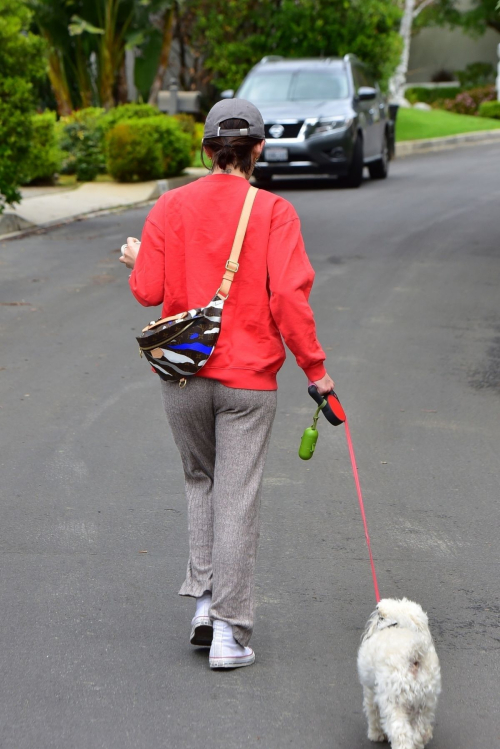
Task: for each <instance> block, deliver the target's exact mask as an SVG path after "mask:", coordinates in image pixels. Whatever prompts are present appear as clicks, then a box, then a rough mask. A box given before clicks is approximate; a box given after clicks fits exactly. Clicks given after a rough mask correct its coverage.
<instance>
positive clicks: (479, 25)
mask: <svg viewBox="0 0 500 749" xmlns="http://www.w3.org/2000/svg"><path fill="white" fill-rule="evenodd" d="M499 10H500V3H498V0H470V2H467V3H462V2H458V0H436V2H434V3H432V4H431V5H430V6H429V7H428V8H426V9H425V10H424V11H423V13H421V15H420V16H419V17H418V18H417V19H416V26H417V27H419V26H424V25H441V26H443V25H449V26H461V27H462V28H463V29H464V30H465V31H467V32H469V33H471V34H475V35H479V34H483V33H484V32H485V31H486V29H488V28H490V29H493V30H494V31H497V32H499V33H500V13H499V12H498V11H499Z"/></svg>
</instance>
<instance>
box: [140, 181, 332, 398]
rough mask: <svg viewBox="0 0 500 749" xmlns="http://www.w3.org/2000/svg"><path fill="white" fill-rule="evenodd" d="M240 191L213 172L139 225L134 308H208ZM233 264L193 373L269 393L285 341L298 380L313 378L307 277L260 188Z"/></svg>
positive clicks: (288, 227)
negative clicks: (217, 323) (301, 375)
mask: <svg viewBox="0 0 500 749" xmlns="http://www.w3.org/2000/svg"><path fill="white" fill-rule="evenodd" d="M248 187H249V184H248V182H247V180H246V179H242V178H241V177H236V176H234V175H228V174H212V175H209V176H207V177H203V178H202V179H199V180H197V181H196V182H192V183H191V184H189V185H186V186H185V187H180V188H178V189H176V190H171V191H169V192H167V193H165V195H162V197H161V198H160V199H159V200H158V202H157V203H156V205H155V206H154V208H153V209H152V210H151V212H150V214H149V216H148V218H147V219H146V223H145V225H144V230H143V233H142V244H141V248H140V252H139V255H138V257H137V260H136V263H135V268H134V270H133V271H132V274H131V276H130V288H131V289H132V293H133V294H134V296H135V298H136V299H137V300H138V301H139V302H140V303H141V304H143V305H144V306H146V307H148V306H155V305H158V304H160V303H163V312H162V316H166V315H175V314H177V313H178V312H182V311H183V310H187V309H192V308H193V307H202V306H205V305H206V304H208V302H209V301H210V300H211V299H212V298H213V296H214V294H215V292H216V291H217V289H218V288H219V286H220V283H221V280H222V276H223V274H224V266H225V263H226V260H227V259H228V258H229V254H230V251H231V246H232V244H233V239H234V235H235V233H236V227H237V225H238V221H239V218H240V213H241V209H242V207H243V201H244V199H245V195H246V193H247V190H248ZM239 262H240V268H239V270H238V272H237V273H236V275H235V277H234V281H233V284H232V286H231V291H230V294H229V298H228V300H227V301H226V302H225V304H224V310H223V313H222V327H221V333H220V336H219V340H218V342H217V345H216V347H215V350H214V352H213V354H212V356H211V357H210V359H209V360H208V362H207V364H206V365H205V366H204V367H203V369H202V370H201V371H200V372H199V374H197V375H196V376H197V377H208V378H212V379H215V380H219V382H221V383H222V384H224V385H227V386H228V387H233V388H247V389H250V390H276V388H277V384H276V374H277V372H278V370H279V369H280V368H281V366H282V365H283V362H284V361H285V356H286V355H285V349H284V346H283V342H282V337H283V339H284V341H285V343H286V344H287V346H288V347H289V349H290V350H291V351H292V352H293V354H294V355H295V358H296V359H297V364H298V365H299V367H301V369H303V370H304V372H305V374H306V376H307V377H308V378H309V379H310V380H319V379H320V378H321V377H323V375H324V374H325V368H324V365H323V362H324V360H325V358H326V357H325V354H324V352H323V349H322V348H321V346H320V344H319V343H318V340H317V338H316V326H315V323H314V317H313V313H312V310H311V308H310V306H309V303H308V297H309V292H310V291H311V286H312V283H313V280H314V271H313V269H312V267H311V264H310V262H309V259H308V257H307V255H306V252H305V249H304V242H303V240H302V235H301V233H300V222H299V218H298V216H297V213H296V212H295V209H294V208H293V206H292V205H291V204H290V203H289V202H288V201H287V200H284V199H283V198H280V197H278V196H277V195H273V194H272V193H270V192H267V191H265V190H259V192H258V193H257V196H256V198H255V202H254V205H253V208H252V214H251V216H250V222H249V224H248V229H247V233H246V236H245V241H244V243H243V247H242V250H241V255H240V261H239Z"/></svg>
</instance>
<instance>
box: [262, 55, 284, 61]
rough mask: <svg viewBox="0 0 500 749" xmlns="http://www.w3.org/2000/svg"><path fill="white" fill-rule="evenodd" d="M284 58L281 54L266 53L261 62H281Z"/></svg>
mask: <svg viewBox="0 0 500 749" xmlns="http://www.w3.org/2000/svg"><path fill="white" fill-rule="evenodd" d="M284 59H285V58H284V57H283V55H266V56H265V57H263V58H262V60H261V62H264V63H266V62H281V60H284Z"/></svg>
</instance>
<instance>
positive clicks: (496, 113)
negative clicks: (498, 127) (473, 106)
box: [479, 101, 500, 120]
mask: <svg viewBox="0 0 500 749" xmlns="http://www.w3.org/2000/svg"><path fill="white" fill-rule="evenodd" d="M479 116H480V117H491V118H492V119H494V120H500V101H484V102H483V103H482V104H480V106H479Z"/></svg>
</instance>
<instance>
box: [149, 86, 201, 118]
mask: <svg viewBox="0 0 500 749" xmlns="http://www.w3.org/2000/svg"><path fill="white" fill-rule="evenodd" d="M200 100H201V93H200V91H179V86H178V84H177V81H176V80H175V79H174V78H172V79H171V81H170V85H169V87H168V91H160V92H159V93H158V109H159V110H160V112H168V114H170V115H173V114H177V113H178V112H183V113H184V112H185V113H186V114H198V112H199V111H200Z"/></svg>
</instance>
